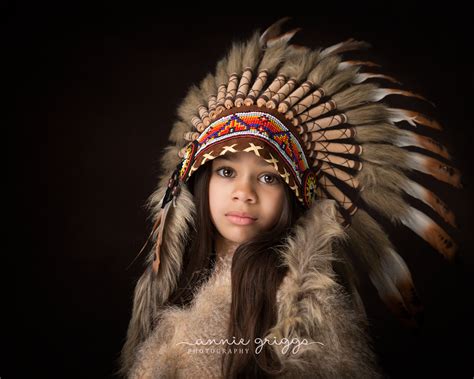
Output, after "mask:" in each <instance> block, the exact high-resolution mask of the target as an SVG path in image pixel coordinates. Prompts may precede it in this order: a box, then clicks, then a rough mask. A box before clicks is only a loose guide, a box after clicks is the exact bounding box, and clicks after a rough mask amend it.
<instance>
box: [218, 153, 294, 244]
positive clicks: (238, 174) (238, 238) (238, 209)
mask: <svg viewBox="0 0 474 379" xmlns="http://www.w3.org/2000/svg"><path fill="white" fill-rule="evenodd" d="M284 185H285V184H284V183H283V181H282V180H281V178H280V175H279V174H278V172H277V171H276V170H275V168H274V166H273V165H270V164H268V163H267V162H265V160H264V159H262V158H259V157H257V156H256V155H255V154H253V153H247V152H239V153H234V154H227V155H224V156H222V157H220V158H217V159H215V160H213V161H212V174H211V178H210V181H209V208H210V213H211V219H212V223H213V224H214V226H215V227H216V229H217V231H218V232H219V236H218V238H223V239H225V240H226V242H228V243H233V244H241V243H243V242H246V241H248V240H249V239H251V238H253V237H255V236H256V235H258V234H259V233H260V232H262V231H267V230H269V229H271V228H272V227H273V226H274V225H275V224H276V222H277V221H278V220H279V218H280V215H281V212H282V209H283V204H284V201H285V199H284V196H285V189H284V187H283V186H284Z"/></svg>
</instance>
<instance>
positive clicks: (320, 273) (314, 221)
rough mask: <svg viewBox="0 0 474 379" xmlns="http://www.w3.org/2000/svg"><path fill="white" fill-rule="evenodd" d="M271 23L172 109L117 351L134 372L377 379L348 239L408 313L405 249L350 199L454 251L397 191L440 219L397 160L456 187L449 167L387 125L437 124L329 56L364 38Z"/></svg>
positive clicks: (388, 296)
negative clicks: (323, 36) (318, 43)
mask: <svg viewBox="0 0 474 379" xmlns="http://www.w3.org/2000/svg"><path fill="white" fill-rule="evenodd" d="M280 26H281V22H278V23H276V24H275V25H273V26H271V27H270V28H269V29H267V31H266V32H265V33H263V34H262V35H261V36H259V35H257V34H256V35H254V36H253V37H252V38H251V39H250V40H249V41H248V42H247V43H245V44H236V45H234V46H233V48H232V49H231V51H230V52H229V54H228V55H227V56H226V57H225V58H224V59H223V60H221V61H220V62H219V63H218V64H217V68H216V73H215V75H208V76H207V77H206V78H205V79H204V80H203V81H202V82H201V84H200V86H199V87H193V88H192V89H191V90H190V92H189V94H188V96H187V98H186V99H185V101H184V102H183V105H182V106H181V107H180V109H179V116H180V120H178V121H177V122H176V124H175V126H174V128H173V130H172V132H171V135H170V139H171V140H172V141H173V145H171V146H170V147H169V148H168V149H167V150H166V152H165V154H164V156H163V160H162V164H163V167H164V171H165V175H164V176H163V177H162V178H161V181H160V185H159V187H158V190H157V191H156V192H155V194H154V195H153V196H152V198H151V202H150V205H151V207H152V209H153V212H154V215H155V226H154V228H153V233H152V235H151V237H152V238H153V240H154V247H153V249H152V250H151V252H150V254H149V257H148V262H147V263H148V265H147V269H146V271H145V273H144V274H143V275H142V277H141V278H140V280H139V282H138V284H137V286H136V291H135V298H134V304H133V314H132V319H131V321H130V326H129V330H128V334H127V341H126V343H125V345H124V348H123V352H122V372H123V373H124V374H126V375H128V376H129V377H131V378H159V377H165V378H169V377H178V378H180V377H192V378H194V377H206V378H222V377H226V378H233V377H250V378H252V377H290V378H292V377H311V378H314V377H321V378H341V377H361V378H372V377H379V376H381V371H380V369H379V368H378V366H377V363H376V359H375V357H374V354H373V353H372V350H371V348H370V339H369V337H368V335H367V333H366V328H367V323H366V319H365V313H364V309H363V305H362V303H361V301H360V298H359V296H358V291H357V289H356V286H355V285H356V280H355V277H354V276H353V271H352V264H351V260H350V255H349V254H348V252H349V251H352V252H353V253H355V254H357V256H358V258H359V259H360V262H361V263H362V265H365V267H366V269H367V270H368V272H369V276H370V278H371V280H372V282H373V283H374V285H375V286H376V287H377V289H378V290H379V293H380V295H381V296H382V299H383V300H384V301H385V302H386V303H387V305H388V306H390V307H391V309H392V310H393V311H394V312H396V314H397V315H398V316H399V317H400V318H401V319H403V320H404V322H406V323H408V324H412V323H414V322H415V316H416V314H417V312H419V310H420V306H419V302H417V298H416V292H415V291H414V287H413V283H412V281H411V277H410V273H409V271H408V268H407V267H406V265H405V264H404V262H403V260H402V259H401V257H400V256H399V255H398V254H397V253H396V252H395V250H394V248H393V246H392V245H391V244H390V241H389V240H388V238H387V237H386V234H385V233H384V232H383V230H382V228H381V226H380V225H379V224H378V223H377V222H376V221H375V220H374V219H373V218H372V217H371V216H369V214H368V213H366V212H365V211H364V210H363V209H361V208H360V206H359V204H358V203H356V202H355V201H353V199H356V198H358V197H359V196H360V197H361V198H362V199H363V200H364V201H365V203H367V204H368V205H370V206H371V207H372V208H374V209H375V210H376V211H379V212H381V213H382V214H383V215H388V216H389V217H390V219H391V220H393V221H401V222H403V223H404V224H405V225H406V226H408V227H409V228H411V229H412V230H414V231H415V232H416V233H418V234H419V235H420V236H422V237H423V238H425V239H426V240H427V241H428V242H429V243H431V244H432V245H433V246H435V247H436V248H438V250H439V251H440V252H442V253H443V254H445V255H450V254H452V253H453V251H454V244H453V243H452V241H451V239H450V238H449V236H448V235H447V234H446V232H444V230H443V229H441V228H440V227H439V226H438V225H437V224H436V223H434V222H433V221H432V220H431V219H429V218H428V217H427V216H425V215H424V214H423V213H421V212H420V211H418V210H416V209H415V208H412V207H410V206H408V205H406V204H405V203H404V202H403V201H401V192H402V191H403V190H404V191H407V192H409V193H410V194H411V195H412V196H415V197H418V198H419V199H420V200H422V201H425V202H426V203H427V204H428V205H430V206H432V207H433V208H434V209H435V211H437V212H438V213H439V214H440V216H441V217H444V218H445V219H446V220H447V221H448V222H449V221H452V218H451V216H452V215H451V214H450V213H449V211H448V210H447V208H443V209H441V208H439V207H436V203H437V202H436V201H433V198H431V197H427V196H426V195H425V193H424V192H423V191H419V190H418V191H417V190H416V189H419V188H422V187H421V186H420V185H419V184H417V183H415V182H414V181H411V180H409V179H408V178H407V177H406V176H405V174H404V171H406V170H410V169H416V170H419V171H422V172H424V173H427V174H430V175H433V176H435V177H436V178H437V179H439V180H443V181H445V182H448V183H451V184H453V185H458V184H459V177H458V173H457V172H456V170H454V169H453V168H451V167H449V170H444V169H439V168H437V167H436V165H433V164H432V163H433V161H434V160H435V159H434V158H429V159H428V158H427V157H425V156H424V155H422V154H419V153H413V152H409V151H408V150H404V149H403V146H405V145H407V144H409V145H416V146H418V147H420V148H423V149H426V150H429V151H431V152H433V153H435V154H439V155H443V154H444V150H443V147H442V146H440V145H437V144H434V143H433V142H432V141H431V140H428V139H426V138H425V137H421V136H419V135H416V134H415V133H413V132H412V131H408V130H402V129H400V128H398V125H397V123H399V122H404V121H409V122H412V123H414V122H417V123H418V124H420V125H425V126H427V127H433V126H436V124H435V123H433V122H430V121H429V120H428V119H426V118H423V117H421V115H419V114H416V113H415V112H412V111H405V110H402V109H392V108H389V107H388V106H386V105H382V104H379V103H378V101H380V100H381V99H383V98H384V97H386V96H388V95H393V94H395V95H401V96H408V97H413V96H415V95H414V94H412V93H410V92H407V91H400V90H391V89H385V88H379V87H377V86H376V85H375V84H374V83H370V84H369V83H363V82H364V81H366V80H368V79H373V78H377V77H380V75H375V74H373V75H371V74H369V73H360V72H359V70H360V68H361V66H363V65H364V62H355V61H342V58H341V57H340V56H339V54H340V53H342V52H345V51H348V50H353V49H356V48H359V47H361V46H363V44H362V43H358V42H355V41H352V40H350V41H347V42H345V43H341V44H338V45H335V46H333V47H330V48H327V49H325V50H317V51H311V50H309V49H307V48H302V47H296V46H292V45H288V41H289V40H290V39H291V37H292V35H293V34H294V33H295V31H293V32H289V33H286V34H283V35H280V33H279V29H280ZM361 83H363V84H361ZM356 130H357V133H356ZM371 142H382V143H378V144H373V143H371ZM445 167H448V166H445ZM170 174H171V178H170V179H168V178H169V177H170ZM362 187H363V188H364V189H365V191H364V192H360V189H361V188H362ZM359 192H360V194H359ZM436 199H437V198H436ZM381 200H382V201H381ZM437 200H439V199H437ZM438 204H439V203H438ZM433 230H434V231H435V233H433ZM336 269H337V271H338V273H339V274H340V275H336V273H335V270H336ZM343 283H344V284H345V286H344V285H343ZM346 289H347V290H348V291H347V292H346Z"/></svg>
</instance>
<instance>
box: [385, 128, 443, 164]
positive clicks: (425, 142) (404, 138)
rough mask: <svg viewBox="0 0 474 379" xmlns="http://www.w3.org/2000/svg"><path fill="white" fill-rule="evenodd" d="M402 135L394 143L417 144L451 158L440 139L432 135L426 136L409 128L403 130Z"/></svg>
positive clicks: (399, 144)
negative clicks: (431, 136) (435, 138)
mask: <svg viewBox="0 0 474 379" xmlns="http://www.w3.org/2000/svg"><path fill="white" fill-rule="evenodd" d="M401 132H402V133H401V136H400V137H398V138H397V139H396V140H395V141H394V143H395V144H396V145H397V146H417V147H420V148H422V149H424V150H428V151H431V152H432V153H435V154H438V155H440V156H442V157H443V158H446V159H451V156H450V155H449V152H448V150H447V149H446V147H444V146H443V145H441V144H440V143H439V142H438V141H436V140H434V139H433V138H430V137H425V136H422V135H420V134H417V133H413V132H411V131H409V130H402V131H401Z"/></svg>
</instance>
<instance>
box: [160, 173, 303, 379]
mask: <svg viewBox="0 0 474 379" xmlns="http://www.w3.org/2000/svg"><path fill="white" fill-rule="evenodd" d="M211 174H212V165H211V164H207V165H204V166H203V167H201V168H200V169H199V170H198V171H197V172H196V173H195V174H194V175H193V177H191V179H192V180H190V183H189V188H190V190H191V192H192V193H193V195H194V199H195V203H196V220H195V225H196V228H195V230H194V231H193V233H192V234H191V237H190V239H189V243H188V248H187V249H186V251H185V254H184V257H183V270H182V272H181V275H180V278H179V279H178V287H177V289H176V290H175V292H174V293H173V294H172V295H171V296H170V299H169V301H168V304H170V305H181V306H183V305H187V304H189V303H190V301H191V300H192V297H193V294H194V293H195V291H193V290H194V289H195V288H196V287H197V286H198V285H199V284H200V283H202V282H203V281H204V280H206V279H207V278H208V277H209V275H210V274H211V273H212V269H213V267H214V264H215V260H216V256H215V251H214V249H213V240H214V236H215V233H216V231H215V227H214V226H213V225H212V223H210V222H209V220H210V219H211V217H210V210H209V196H208V194H209V191H208V189H209V180H210V177H211ZM284 188H285V204H284V206H283V210H282V213H281V216H280V219H279V220H278V222H277V223H276V225H275V226H274V227H273V228H272V229H271V230H268V231H266V232H264V233H260V234H259V235H258V236H257V237H255V238H253V239H251V240H249V241H247V242H245V243H244V244H242V245H240V246H239V247H238V248H237V249H236V251H235V253H234V255H233V258H232V268H231V270H232V271H231V277H232V279H231V281H232V303H231V309H230V323H229V329H228V336H229V337H230V338H232V337H235V340H236V341H239V340H240V339H241V338H242V339H243V340H244V341H249V345H247V347H248V348H249V353H248V354H237V355H233V354H229V355H224V357H225V358H224V359H223V361H222V367H221V369H222V373H223V376H224V377H226V378H247V377H249V378H254V377H262V378H265V377H271V376H273V375H275V374H277V373H278V372H280V371H281V368H280V367H279V366H278V362H277V360H276V357H275V356H274V355H273V354H272V351H271V349H270V348H268V345H265V346H264V348H263V349H262V351H261V352H260V353H259V354H256V353H255V339H256V338H257V337H260V338H263V337H264V336H265V334H266V332H267V331H268V330H269V329H270V328H271V327H272V326H273V325H275V323H276V293H277V290H278V288H279V286H280V284H281V282H282V280H283V278H284V276H285V274H286V272H287V269H288V268H287V267H285V266H284V265H283V262H282V259H281V256H280V254H278V251H277V249H278V246H281V245H282V244H283V243H284V240H285V238H286V237H287V236H288V234H289V233H291V228H292V226H293V225H294V223H295V221H296V220H297V219H298V217H299V216H300V215H301V213H302V212H303V208H302V207H301V205H300V204H299V202H298V201H297V199H296V197H295V195H294V194H293V192H292V191H291V190H290V189H289V188H288V186H287V185H285V186H284Z"/></svg>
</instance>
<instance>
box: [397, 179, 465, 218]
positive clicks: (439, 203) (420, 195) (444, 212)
mask: <svg viewBox="0 0 474 379" xmlns="http://www.w3.org/2000/svg"><path fill="white" fill-rule="evenodd" d="M402 187H403V189H404V190H405V192H406V193H407V194H409V195H410V196H413V197H414V198H416V199H419V200H421V201H423V202H424V203H425V204H426V205H428V206H430V207H431V208H432V209H433V210H434V211H435V212H436V213H437V214H438V215H439V216H440V217H442V218H443V220H444V221H445V222H446V223H448V224H449V225H451V226H453V227H456V220H455V216H454V213H453V211H451V210H450V209H449V208H448V206H447V205H446V203H445V202H444V201H443V200H441V199H440V198H439V197H438V196H437V195H436V194H435V193H433V192H432V191H430V190H429V189H427V188H425V187H423V186H422V185H420V184H419V183H417V182H414V181H413V180H409V179H406V180H405V181H404V182H403V185H402Z"/></svg>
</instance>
